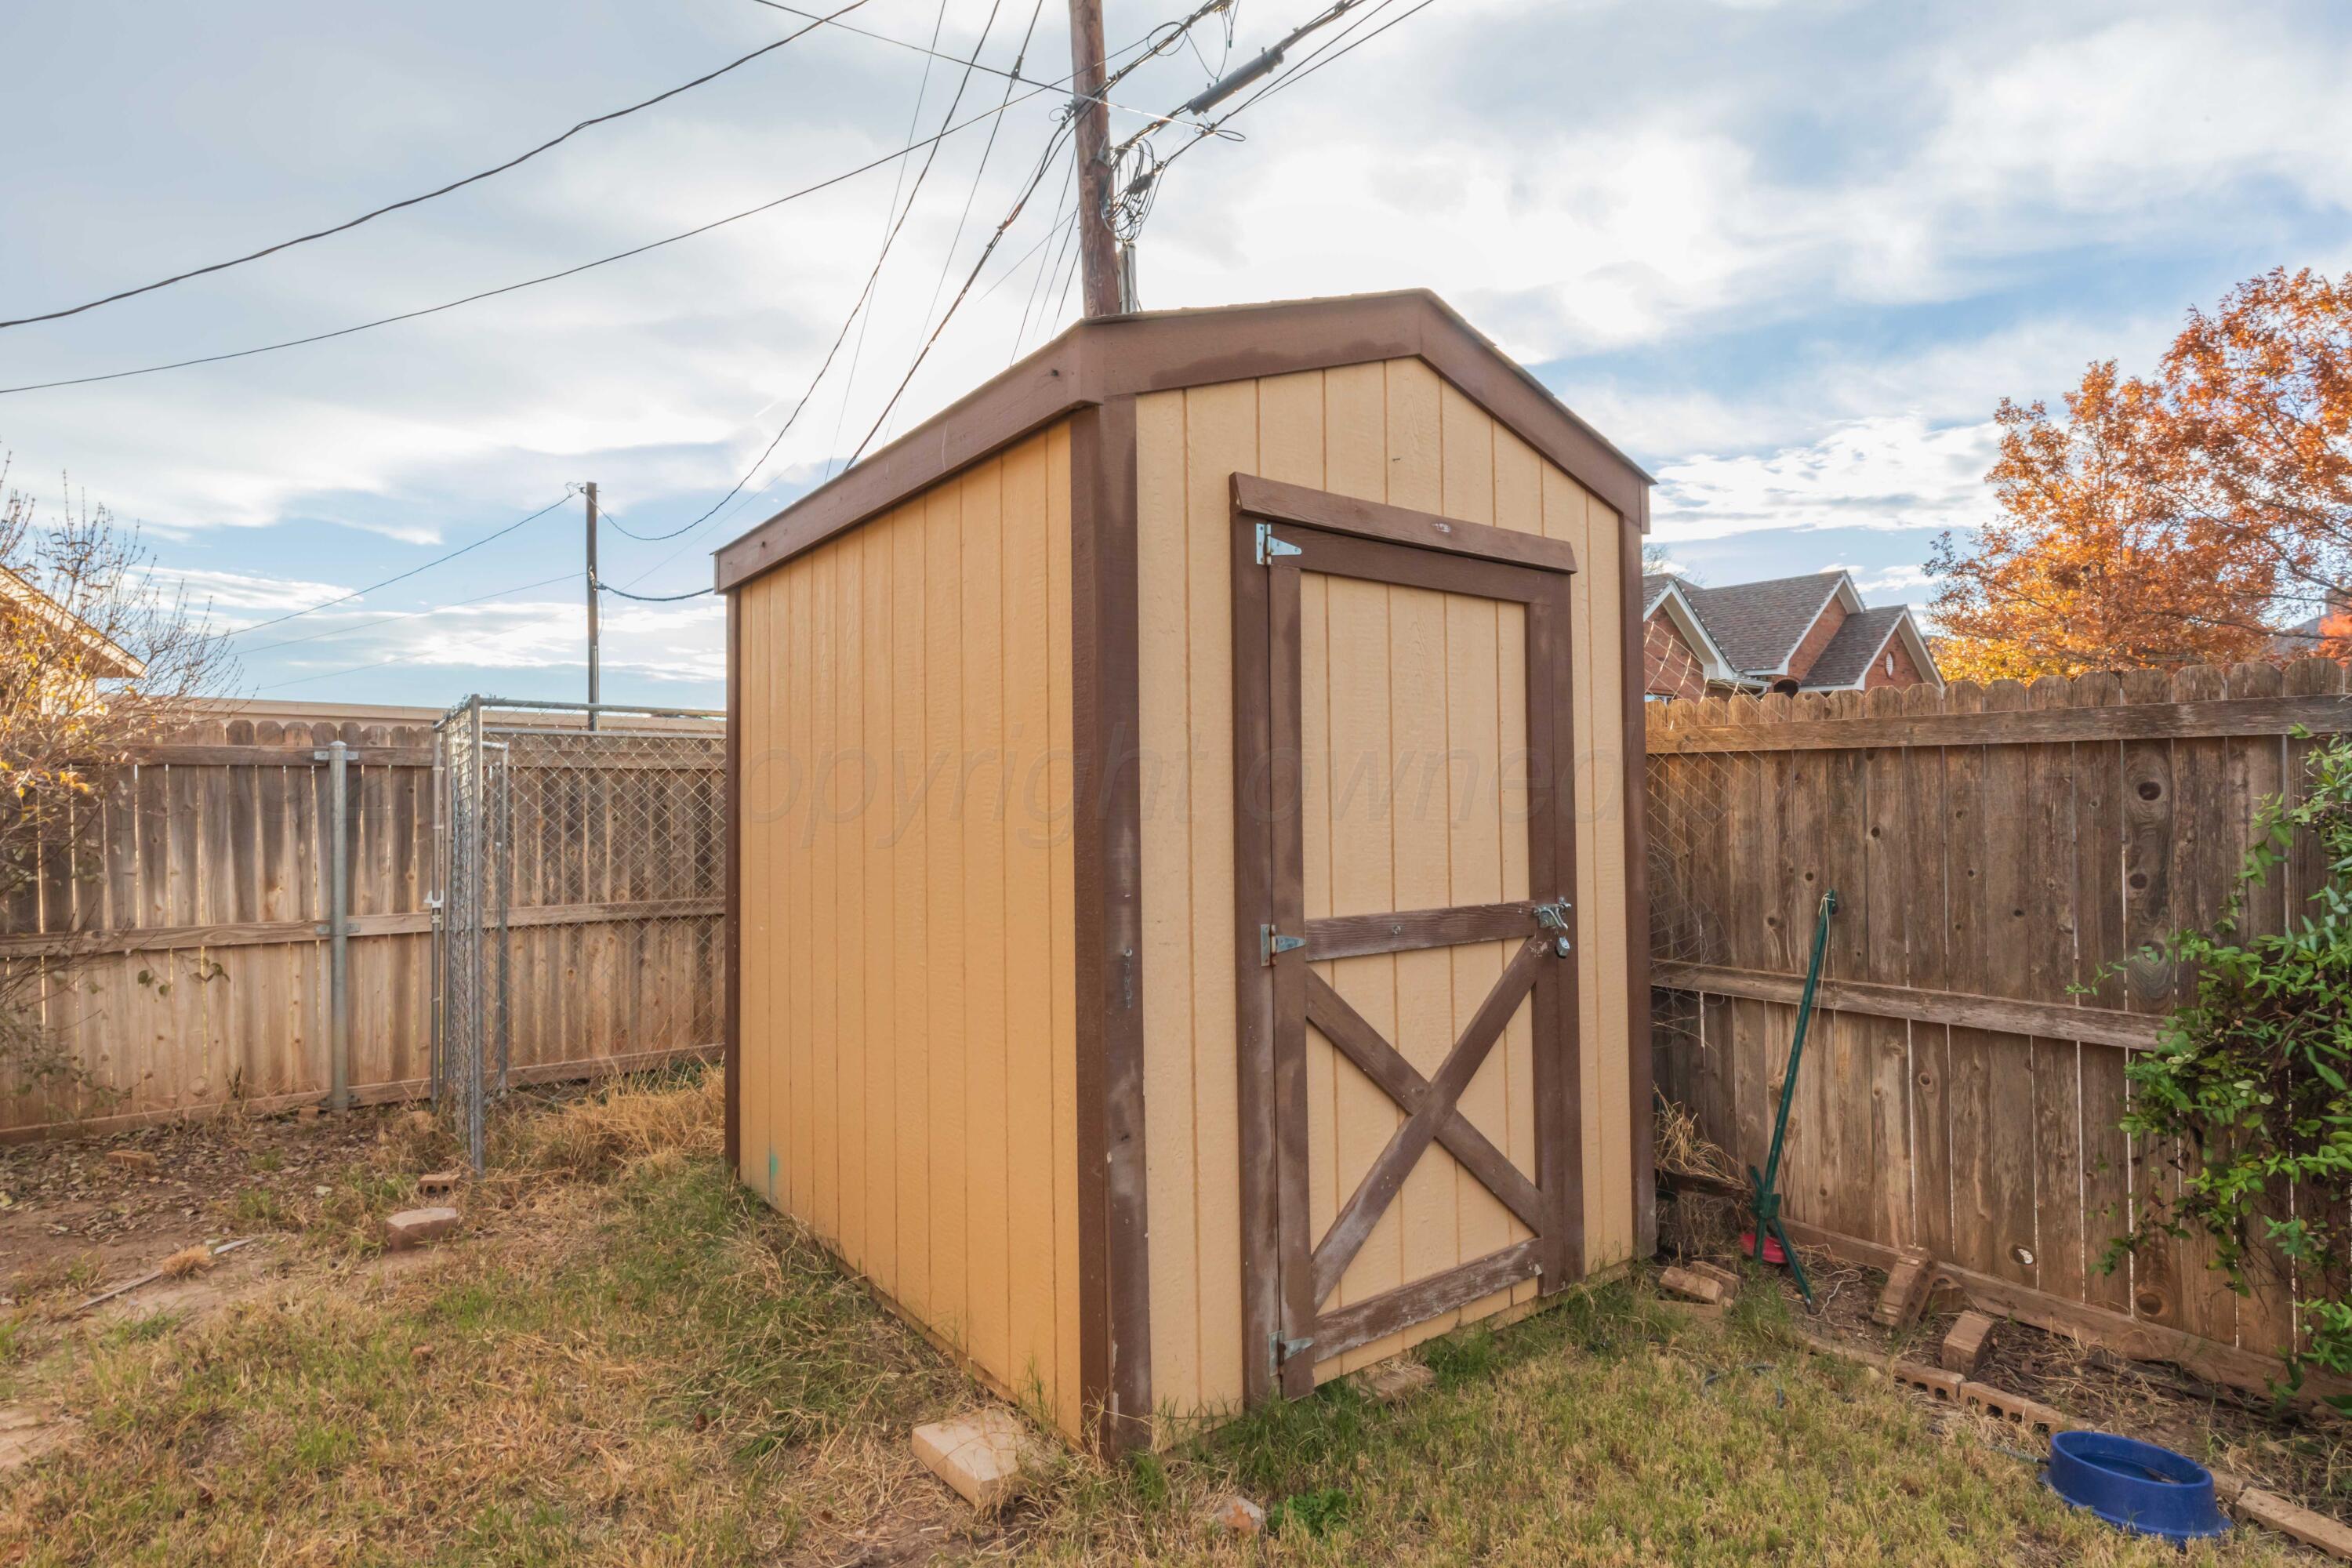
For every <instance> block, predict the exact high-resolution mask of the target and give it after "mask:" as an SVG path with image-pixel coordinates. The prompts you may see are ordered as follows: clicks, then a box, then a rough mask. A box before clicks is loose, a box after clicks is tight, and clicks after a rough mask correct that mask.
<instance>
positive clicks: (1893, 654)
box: [1642, 572, 1943, 698]
mask: <svg viewBox="0 0 2352 1568" xmlns="http://www.w3.org/2000/svg"><path fill="white" fill-rule="evenodd" d="M1642 587H1643V601H1644V602H1643V632H1644V638H1645V647H1646V648H1647V649H1648V652H1649V658H1648V674H1649V685H1648V687H1647V690H1648V692H1649V694H1650V695H1651V696H1653V697H1661V698H1677V697H1678V698H1689V697H1694V696H1704V695H1706V694H1707V693H1708V692H1710V691H1792V692H1793V691H1866V690H1869V689H1871V688H1873V687H1878V686H1916V685H1918V684H1920V683H1921V682H1923V681H1924V682H1927V683H1929V684H1932V685H1936V686H1941V685H1942V684H1943V676H1942V674H1941V673H1940V672H1939V671H1937V668H1936V658H1935V655H1934V654H1933V653H1932V652H1930V651H1929V649H1928V647H1927V638H1925V637H1922V636H1921V635H1920V633H1919V626H1918V623H1917V622H1916V620H1915V619H1914V618H1913V616H1912V615H1911V607H1910V606H1909V605H1885V606H1882V607H1880V608H1878V609H1872V608H1869V607H1868V606H1866V605H1864V604H1863V602H1862V595H1861V594H1860V593H1859V592H1857V591H1856V590H1855V588H1854V585H1853V576H1852V574H1848V573H1845V572H1818V573H1813V574H1809V575H1806V576H1802V577H1775V578H1772V579H1769V581H1766V582H1762V583H1735V584H1730V585H1729V586H1727V587H1722V588H1702V587H1700V586H1698V585H1697V584H1692V583H1685V582H1682V581H1680V580H1679V579H1676V578H1673V577H1656V578H1654V577H1644V578H1643V580H1642ZM1694 624H1695V625H1696V627H1697V628H1698V629H1697V630H1696V632H1694V631H1692V630H1691V629H1690V628H1691V627H1692V626H1693V625H1694Z"/></svg>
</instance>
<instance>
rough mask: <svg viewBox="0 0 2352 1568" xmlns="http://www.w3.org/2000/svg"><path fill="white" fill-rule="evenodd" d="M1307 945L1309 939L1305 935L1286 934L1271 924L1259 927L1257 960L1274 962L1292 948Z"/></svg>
mask: <svg viewBox="0 0 2352 1568" xmlns="http://www.w3.org/2000/svg"><path fill="white" fill-rule="evenodd" d="M1306 945H1307V939H1306V938H1305V937H1303V936H1285V935H1283V934H1282V933H1281V932H1280V931H1276V930H1275V929H1274V928H1273V927H1272V926H1270V925H1262V926H1260V927H1258V928H1257V961H1258V962H1259V963H1273V962H1274V961H1275V960H1276V958H1278V957H1280V956H1281V955H1282V954H1284V953H1286V952H1290V951H1291V950H1292V949H1294V948H1301V947H1305V946H1306Z"/></svg>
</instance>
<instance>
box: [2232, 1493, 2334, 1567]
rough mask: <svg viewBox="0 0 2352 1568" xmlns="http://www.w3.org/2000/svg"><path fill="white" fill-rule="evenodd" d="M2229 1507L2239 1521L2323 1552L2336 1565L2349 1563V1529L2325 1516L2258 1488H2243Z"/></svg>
mask: <svg viewBox="0 0 2352 1568" xmlns="http://www.w3.org/2000/svg"><path fill="white" fill-rule="evenodd" d="M2217 1479H2218V1478H2217ZM2230 1507H2231V1510H2232V1511H2233V1512H2235V1513H2236V1514H2237V1516H2238V1517H2239V1518H2240V1519H2244V1520H2251V1521H2253V1522H2254V1523H2256V1524H2259V1525H2261V1526H2263V1528H2264V1529H2267V1530H2275V1531H2278V1532H2279V1533H2280V1534H2281V1535H2284V1536H2287V1537H2289V1538H2290V1539H2292V1540H2295V1541H2300V1542H2303V1543H2304V1544H2305V1546H2309V1547H2313V1548H2315V1549H2316V1550H2318V1551H2321V1552H2326V1553H2327V1555H2329V1556H2330V1557H2333V1558H2335V1559H2336V1561H2337V1562H2339V1563H2352V1529H2347V1528H2346V1527H2345V1526H2344V1525H2342V1524H2339V1523H2337V1522H2336V1521H2335V1520H2332V1519H2329V1518H2328V1517H2327V1516H2326V1515H2325V1514H2318V1513H2314V1512H2312V1511H2311V1510H2309V1509H2307V1508H2302V1507H2298V1506H2297V1505H2296V1504H2294V1503H2291V1502H2289V1501H2287V1500H2286V1499H2284V1498H2283V1497H2278V1496H2275V1495H2273V1493H2270V1492H2266V1491H2263V1489H2261V1488H2259V1487H2248V1488H2246V1489H2244V1490H2243V1491H2242V1492H2240V1493H2239V1494H2238V1497H2237V1500H2236V1501H2234V1502H2232V1503H2231V1505H2230Z"/></svg>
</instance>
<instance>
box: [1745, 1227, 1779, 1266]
mask: <svg viewBox="0 0 2352 1568" xmlns="http://www.w3.org/2000/svg"><path fill="white" fill-rule="evenodd" d="M1739 1255H1740V1256H1741V1257H1742V1258H1753V1257H1755V1256H1756V1233H1755V1232H1754V1231H1752V1230H1743V1231H1741V1232H1740V1233H1739ZM1764 1261H1765V1262H1767V1263H1786V1262H1788V1261H1789V1255H1788V1254H1787V1253H1785V1252H1783V1251H1781V1250H1780V1243H1779V1242H1777V1241H1775V1240H1773V1239H1772V1237H1769V1236H1768V1237H1765V1238H1764Z"/></svg>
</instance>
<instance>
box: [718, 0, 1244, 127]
mask: <svg viewBox="0 0 2352 1568" xmlns="http://www.w3.org/2000/svg"><path fill="white" fill-rule="evenodd" d="M751 4H753V5H765V6H766V7H768V9H770V10H771V11H782V12H783V13H785V14H786V15H788V16H805V17H808V18H809V19H810V20H812V21H816V22H826V23H831V24H832V26H835V27H836V28H838V29H840V30H841V31H842V32H845V33H855V34H856V35H857V36H858V37H861V38H871V39H873V40H874V41H875V42H876V43H877V44H889V45H891V46H893V47H897V48H901V49H911V50H913V51H914V52H915V53H916V54H919V55H929V56H930V57H931V58H933V59H935V60H944V61H946V62H947V63H948V64H949V65H952V66H970V67H971V68H973V69H975V70H980V71H985V72H986V73H987V74H989V75H990V76H1001V77H1003V78H1004V79H1006V80H1008V81H1016V82H1019V83H1020V84H1021V85H1022V86H1024V87H1041V88H1045V89H1047V90H1049V91H1052V90H1056V89H1061V88H1063V87H1066V86H1067V85H1068V84H1069V82H1070V79H1071V78H1070V76H1068V75H1065V76H1061V77H1057V78H1055V79H1054V80H1052V81H1040V80H1038V79H1036V78H1034V77H1026V76H1023V75H1022V74H1021V72H1020V69H1019V68H1018V66H1017V65H1016V67H1015V68H1013V69H1012V70H1005V69H1003V68H1001V67H997V66H992V65H990V64H988V63H987V62H985V61H983V60H977V59H970V58H966V57H964V56H962V55H951V54H949V53H947V52H946V51H944V50H942V49H940V48H938V47H925V46H923V45H921V44H919V43H917V42H915V41H914V40H913V39H912V38H895V37H891V36H890V35H889V34H887V33H877V32H875V31H874V30H873V29H872V28H870V27H860V26H856V25H855V24H854V23H849V22H835V21H834V20H833V18H832V17H831V16H819V15H818V14H817V13H815V12H814V11H803V10H802V9H801V8H800V7H799V6H797V5H785V4H784V3H783V0H751ZM1223 4H1224V5H1225V6H1226V7H1230V6H1231V5H1233V4H1234V0H1223ZM1217 8H1218V7H1214V6H1213V7H1211V9H1217ZM1190 25H1191V24H1190V23H1176V22H1169V23H1163V24H1162V26H1171V27H1172V26H1190ZM1155 30H1156V29H1155ZM1149 41H1150V36H1149V35H1147V36H1146V37H1142V38H1138V39H1137V40H1136V41H1135V42H1134V43H1131V44H1129V45H1128V46H1127V47H1125V48H1121V49H1115V50H1113V51H1112V52H1111V53H1110V55H1109V56H1108V57H1107V58H1109V59H1117V58H1118V57H1119V56H1120V55H1123V54H1126V53H1128V52H1129V50H1131V49H1139V48H1141V47H1143V46H1144V44H1145V43H1147V42H1149ZM932 43H933V45H934V46H936V44H937V43H938V37H937V36H936V35H934V37H933V38H932ZM1147 58H1148V57H1147ZM1102 102H1103V106H1104V107H1105V108H1106V109H1110V110H1117V111H1118V113H1121V114H1134V115H1139V116H1141V117H1142V118H1144V119H1147V120H1159V119H1161V118H1163V116H1161V114H1160V112H1159V111H1158V110H1150V109H1138V108H1136V107H1135V106H1134V105H1133V104H1131V103H1118V102H1115V101H1113V100H1110V99H1108V98H1106V99H1104V100H1102Z"/></svg>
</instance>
